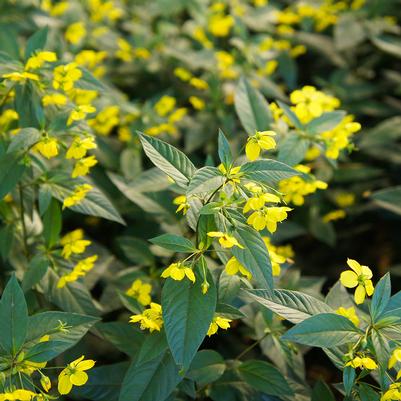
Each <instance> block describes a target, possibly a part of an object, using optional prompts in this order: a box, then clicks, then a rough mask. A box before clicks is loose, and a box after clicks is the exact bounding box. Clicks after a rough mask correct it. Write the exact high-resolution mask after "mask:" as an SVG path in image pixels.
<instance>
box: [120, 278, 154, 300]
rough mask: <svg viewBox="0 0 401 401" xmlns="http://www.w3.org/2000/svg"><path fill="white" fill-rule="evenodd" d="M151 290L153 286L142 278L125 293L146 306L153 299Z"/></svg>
mask: <svg viewBox="0 0 401 401" xmlns="http://www.w3.org/2000/svg"><path fill="white" fill-rule="evenodd" d="M151 292H152V286H151V285H150V284H149V283H144V282H143V281H142V280H140V279H136V280H135V281H134V282H133V283H132V285H131V287H130V288H128V290H127V291H126V292H125V293H126V294H127V295H128V296H130V297H133V298H135V299H136V300H137V301H138V302H139V303H140V304H141V305H144V306H146V305H149V304H150V303H151V301H152V298H151V296H150V293H151Z"/></svg>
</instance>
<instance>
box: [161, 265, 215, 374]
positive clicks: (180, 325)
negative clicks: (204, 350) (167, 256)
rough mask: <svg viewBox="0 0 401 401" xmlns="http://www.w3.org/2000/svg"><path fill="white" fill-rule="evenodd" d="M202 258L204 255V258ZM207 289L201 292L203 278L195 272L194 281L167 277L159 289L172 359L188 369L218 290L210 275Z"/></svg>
mask: <svg viewBox="0 0 401 401" xmlns="http://www.w3.org/2000/svg"><path fill="white" fill-rule="evenodd" d="M203 260H204V259H203ZM208 281H209V284H210V287H209V290H208V291H207V293H206V294H203V293H202V289H201V284H202V282H203V278H202V277H201V276H200V275H199V274H197V275H196V281H195V284H192V282H190V281H189V280H188V279H187V278H185V279H184V280H183V281H175V280H173V279H168V280H167V281H166V283H165V284H164V287H163V291H162V308H163V321H164V327H165V330H166V336H167V342H168V344H169V347H170V349H171V352H172V354H173V358H174V360H175V362H176V363H177V364H178V365H179V366H182V367H183V368H184V369H187V368H188V367H189V365H190V363H191V361H192V359H193V358H194V356H195V354H196V352H197V350H198V348H199V346H200V345H201V343H202V341H203V339H204V338H205V336H206V333H207V331H208V329H209V326H210V323H211V322H212V319H213V316H214V313H215V310H216V302H217V291H216V287H215V285H214V283H213V279H212V277H210V276H209V279H208Z"/></svg>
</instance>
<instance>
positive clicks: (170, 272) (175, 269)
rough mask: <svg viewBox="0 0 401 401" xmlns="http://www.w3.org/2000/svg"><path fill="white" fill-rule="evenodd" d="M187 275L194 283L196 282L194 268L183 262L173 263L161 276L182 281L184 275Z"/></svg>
mask: <svg viewBox="0 0 401 401" xmlns="http://www.w3.org/2000/svg"><path fill="white" fill-rule="evenodd" d="M185 276H186V277H187V278H188V279H189V280H191V281H192V282H193V283H194V282H195V274H194V272H193V270H192V269H191V268H190V267H188V266H186V265H185V264H183V263H181V262H177V263H172V264H171V265H170V266H169V267H167V268H166V269H164V270H163V273H162V274H161V277H163V278H167V277H171V278H172V279H173V280H176V281H181V280H182V279H183V278H184V277H185Z"/></svg>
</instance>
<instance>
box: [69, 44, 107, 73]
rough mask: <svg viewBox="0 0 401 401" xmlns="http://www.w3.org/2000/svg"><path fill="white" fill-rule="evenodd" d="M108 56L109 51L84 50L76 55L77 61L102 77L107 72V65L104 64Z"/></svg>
mask: <svg viewBox="0 0 401 401" xmlns="http://www.w3.org/2000/svg"><path fill="white" fill-rule="evenodd" d="M106 57H107V52H105V51H99V52H97V51H95V50H82V51H80V52H79V53H78V54H77V55H76V56H75V62H76V63H77V64H78V65H80V66H82V67H85V68H87V69H88V70H89V71H92V73H93V75H94V76H95V77H97V78H100V77H102V76H103V75H104V74H105V73H106V67H105V66H104V65H102V62H103V61H104V60H105V58H106Z"/></svg>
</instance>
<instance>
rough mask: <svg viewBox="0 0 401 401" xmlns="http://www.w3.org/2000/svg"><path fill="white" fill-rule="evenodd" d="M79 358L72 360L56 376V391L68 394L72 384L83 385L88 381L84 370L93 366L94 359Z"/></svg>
mask: <svg viewBox="0 0 401 401" xmlns="http://www.w3.org/2000/svg"><path fill="white" fill-rule="evenodd" d="M84 358H85V356H84V355H82V356H81V357H80V358H78V359H76V360H75V361H72V362H71V363H69V364H68V365H67V367H66V368H65V369H63V370H62V371H61V373H60V375H59V377H58V392H59V393H60V394H68V393H69V392H70V391H71V389H72V386H83V385H84V384H85V383H86V382H87V381H88V375H87V373H86V372H85V371H86V370H89V369H92V368H93V367H94V366H95V361H93V360H92V359H86V360H85V359H84Z"/></svg>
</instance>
